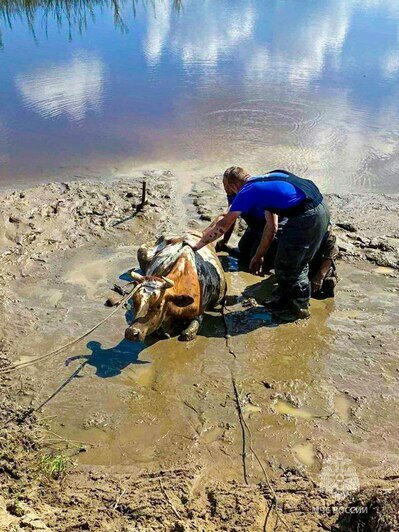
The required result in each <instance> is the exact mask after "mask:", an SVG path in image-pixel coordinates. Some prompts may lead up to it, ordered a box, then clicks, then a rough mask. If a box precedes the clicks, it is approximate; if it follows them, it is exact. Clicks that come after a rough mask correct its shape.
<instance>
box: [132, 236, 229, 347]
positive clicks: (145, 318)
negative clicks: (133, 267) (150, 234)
mask: <svg viewBox="0 0 399 532" xmlns="http://www.w3.org/2000/svg"><path fill="white" fill-rule="evenodd" d="M198 238H199V235H198V234H196V233H194V232H192V233H188V234H186V235H184V237H173V238H167V237H164V236H162V237H160V238H159V239H158V240H157V241H156V242H155V243H150V244H145V245H143V246H141V247H140V248H139V250H138V252H137V258H138V261H139V264H140V267H141V269H142V271H143V273H144V275H140V274H139V273H137V272H134V271H133V272H130V275H131V277H132V278H133V281H135V282H136V283H137V290H136V292H135V293H134V294H133V296H132V303H133V309H134V321H133V323H132V325H130V326H129V327H128V328H127V329H126V331H125V338H126V339H127V340H132V341H139V342H142V341H144V339H145V338H146V336H147V335H150V334H152V333H153V332H155V331H163V332H164V333H165V334H167V335H172V334H174V333H180V339H181V340H185V341H188V340H193V339H194V338H195V336H196V334H197V333H198V331H199V329H200V327H201V324H202V320H203V313H204V311H205V310H207V309H212V308H214V307H215V306H217V305H218V304H220V303H222V301H223V300H224V297H225V295H226V279H225V275H224V271H223V268H222V265H221V264H220V261H219V259H218V257H217V255H216V252H215V248H214V247H213V246H206V247H204V248H202V249H201V250H200V251H194V250H193V249H192V247H191V245H194V244H195V242H197V241H198Z"/></svg>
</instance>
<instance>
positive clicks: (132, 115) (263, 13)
mask: <svg viewBox="0 0 399 532" xmlns="http://www.w3.org/2000/svg"><path fill="white" fill-rule="evenodd" d="M27 5H28V6H29V9H28V7H26V6H27ZM35 6H36V4H35V3H32V2H30V3H29V4H24V2H23V1H20V2H13V1H12V0H11V1H8V2H4V1H3V0H0V28H1V42H2V46H3V47H2V49H1V50H0V186H12V185H13V184H14V183H17V182H18V181H26V180H30V181H32V180H34V181H40V180H48V179H58V178H59V179H61V178H65V177H71V176H74V175H84V176H92V175H102V176H108V175H116V174H122V173H123V174H127V175H128V174H129V172H130V171H132V168H133V167H135V166H147V167H150V168H151V167H157V166H162V167H166V168H171V169H172V170H174V169H175V170H177V171H179V170H180V174H181V175H183V176H186V177H187V179H195V178H196V177H198V176H199V175H203V174H207V173H210V172H220V171H222V170H223V169H224V167H225V166H227V165H231V164H241V165H243V166H246V167H247V168H248V169H249V170H250V171H251V172H254V173H255V172H260V171H262V170H266V169H271V168H273V167H286V168H289V169H291V170H293V171H296V172H298V173H301V174H303V175H305V176H307V177H311V178H314V179H315V180H316V181H317V182H318V183H319V184H320V185H321V186H322V187H323V189H324V190H329V191H335V190H338V191H345V190H350V191H356V190H357V189H362V190H370V189H375V190H381V191H396V192H399V182H398V178H397V174H398V170H399V155H398V87H399V85H398V77H399V41H398V38H399V37H398V36H399V31H398V30H399V3H397V2H392V1H390V0H369V1H364V0H362V1H361V0H317V1H314V2H297V1H296V0H287V1H285V2H280V1H278V0H273V1H266V2H265V1H263V0H218V1H213V2H212V1H210V0H207V1H204V0H185V1H182V2H176V1H172V0H163V1H162V2H161V1H158V2H157V1H156V2H154V3H150V2H148V3H146V2H140V3H138V2H134V3H132V2H122V3H120V4H118V3H109V2H102V1H99V2H86V3H84V4H79V3H74V2H69V3H64V2H63V1H62V0H58V1H57V2H55V3H54V2H51V1H49V2H48V3H47V4H46V6H47V7H45V8H44V7H41V6H42V4H40V3H39V2H38V3H37V8H36V7H35ZM90 12H92V14H90ZM2 16H3V17H2ZM68 19H69V21H68Z"/></svg>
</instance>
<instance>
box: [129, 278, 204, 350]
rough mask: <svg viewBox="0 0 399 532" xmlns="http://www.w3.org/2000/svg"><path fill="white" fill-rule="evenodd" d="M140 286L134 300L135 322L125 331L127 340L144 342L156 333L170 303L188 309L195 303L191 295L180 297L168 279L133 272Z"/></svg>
mask: <svg viewBox="0 0 399 532" xmlns="http://www.w3.org/2000/svg"><path fill="white" fill-rule="evenodd" d="M131 276H132V278H133V280H134V281H135V282H136V283H137V284H138V287H137V291H136V292H135V294H134V296H133V298H132V300H133V308H134V321H133V323H132V325H131V326H130V327H128V328H127V329H126V331H125V338H126V339H127V340H132V341H135V342H143V341H144V339H145V337H146V336H147V335H149V334H151V333H153V332H154V331H156V330H157V329H158V328H159V327H160V326H161V325H162V322H163V321H164V318H165V315H166V311H167V308H168V303H173V304H174V305H176V306H177V307H187V306H188V305H191V304H192V303H193V302H194V299H193V298H192V297H191V296H189V295H179V294H176V293H175V290H174V289H173V287H174V283H173V281H172V280H171V279H168V278H167V277H154V276H151V277H144V276H143V275H140V274H138V273H136V272H131Z"/></svg>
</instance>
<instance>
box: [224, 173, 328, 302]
mask: <svg viewBox="0 0 399 532" xmlns="http://www.w3.org/2000/svg"><path fill="white" fill-rule="evenodd" d="M226 173H227V171H226V172H225V174H226ZM248 179H251V177H250V176H248ZM248 179H247V181H248ZM223 187H224V190H225V192H226V196H227V203H228V206H229V207H230V206H231V204H232V203H233V201H234V199H235V197H236V195H237V194H235V193H234V192H233V191H232V189H231V187H230V184H229V181H228V178H227V176H226V175H224V176H223ZM241 217H242V218H243V220H244V221H245V223H246V224H247V228H246V230H245V232H244V234H243V235H242V237H241V238H240V240H239V242H238V252H239V253H238V257H239V260H240V262H241V265H242V266H243V267H244V268H247V267H248V266H249V264H250V262H251V260H252V257H253V256H254V255H255V254H256V251H257V249H258V246H259V243H260V241H261V239H262V233H263V230H264V226H265V215H264V211H263V210H262V209H254V210H252V211H250V212H248V213H242V215H241ZM286 222H287V218H281V217H279V229H278V232H277V235H276V238H275V239H274V240H273V242H272V244H271V245H270V247H269V249H268V251H267V253H266V255H265V257H264V262H263V271H265V272H267V271H269V270H270V269H271V268H273V267H274V262H275V257H276V252H277V240H278V236H279V233H281V231H282V228H283V227H284V224H285V223H286ZM235 225H236V224H235V222H234V223H233V224H232V225H231V226H230V228H229V229H228V230H227V232H226V233H225V234H224V236H223V238H222V239H221V240H219V242H218V243H217V245H216V251H228V252H230V253H232V254H234V249H233V248H231V247H230V246H229V245H228V243H229V240H230V238H231V235H232V234H233V231H234V227H235ZM337 255H338V246H337V238H336V236H335V235H334V234H333V232H332V228H331V226H330V227H329V229H328V231H327V233H326V234H325V235H324V237H323V240H322V242H321V245H320V248H319V249H318V250H317V251H316V253H315V255H314V257H313V259H312V260H311V262H310V264H309V279H310V280H311V288H312V297H315V298H317V299H324V298H326V297H334V290H335V286H336V285H337V282H338V276H337V272H336V267H335V260H336V258H337Z"/></svg>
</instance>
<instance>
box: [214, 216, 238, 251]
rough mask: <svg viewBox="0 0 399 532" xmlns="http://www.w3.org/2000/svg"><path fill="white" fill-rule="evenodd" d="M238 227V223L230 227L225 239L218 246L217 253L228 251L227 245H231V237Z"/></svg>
mask: <svg viewBox="0 0 399 532" xmlns="http://www.w3.org/2000/svg"><path fill="white" fill-rule="evenodd" d="M235 226H236V221H234V222H233V223H232V224H231V225H230V227H229V228H228V229H227V231H226V232H225V234H224V237H223V239H222V240H220V241H219V242H218V243H217V245H216V251H223V250H224V249H227V244H228V243H229V240H230V238H231V235H232V234H233V231H234V227H235Z"/></svg>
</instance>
